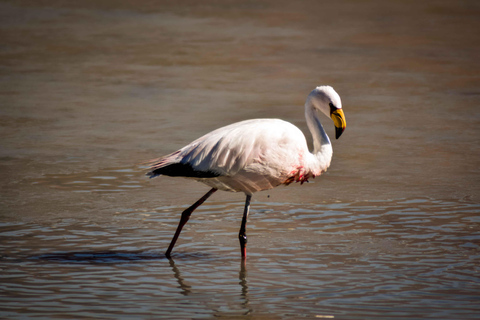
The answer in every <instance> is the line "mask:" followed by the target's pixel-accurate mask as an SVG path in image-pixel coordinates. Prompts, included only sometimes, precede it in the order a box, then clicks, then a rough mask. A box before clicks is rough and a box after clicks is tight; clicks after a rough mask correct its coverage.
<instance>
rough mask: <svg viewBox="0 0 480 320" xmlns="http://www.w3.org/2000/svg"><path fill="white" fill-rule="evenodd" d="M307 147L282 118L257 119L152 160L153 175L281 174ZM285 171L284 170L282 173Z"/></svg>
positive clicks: (292, 127)
mask: <svg viewBox="0 0 480 320" xmlns="http://www.w3.org/2000/svg"><path fill="white" fill-rule="evenodd" d="M304 150H307V144H306V140H305V137H304V135H303V133H302V132H301V131H300V130H299V129H298V128H297V127H295V126H294V125H292V124H291V123H289V122H286V121H283V120H279V119H255V120H246V121H242V122H238V123H234V124H231V125H228V126H225V127H222V128H219V129H217V130H215V131H212V132H210V133H208V134H206V135H204V136H202V137H200V138H199V139H197V140H195V141H193V142H192V143H190V144H188V145H187V146H185V147H183V148H182V149H180V150H178V151H176V152H173V153H171V154H169V155H167V156H165V157H162V158H159V159H156V160H153V162H152V164H151V167H150V169H151V171H150V172H149V173H148V175H149V176H150V177H152V178H153V177H155V176H158V175H162V174H163V175H169V176H183V177H191V178H215V177H220V176H229V177H232V176H235V175H236V174H237V173H239V172H240V171H247V172H250V173H258V174H263V175H281V174H283V171H288V170H290V167H292V166H296V165H297V163H295V162H298V161H299V160H298V159H299V157H301V156H300V155H299V154H300V153H303V152H304ZM280 171H282V173H280Z"/></svg>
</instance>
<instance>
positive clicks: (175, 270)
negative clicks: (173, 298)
mask: <svg viewBox="0 0 480 320" xmlns="http://www.w3.org/2000/svg"><path fill="white" fill-rule="evenodd" d="M168 262H169V263H170V266H171V267H172V270H173V274H174V276H175V279H177V281H178V284H179V285H180V289H182V292H181V293H182V294H183V295H184V296H188V295H189V294H190V292H191V287H190V286H188V285H186V284H185V281H184V280H183V277H182V275H181V274H180V271H179V270H178V268H177V266H176V265H175V261H174V260H173V259H172V258H170V259H168Z"/></svg>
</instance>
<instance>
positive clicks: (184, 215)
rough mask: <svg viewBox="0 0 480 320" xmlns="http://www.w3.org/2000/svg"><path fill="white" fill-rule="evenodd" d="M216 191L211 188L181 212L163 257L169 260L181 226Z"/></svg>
mask: <svg viewBox="0 0 480 320" xmlns="http://www.w3.org/2000/svg"><path fill="white" fill-rule="evenodd" d="M215 191H217V189H215V188H213V189H211V190H210V191H208V192H207V193H206V194H205V195H204V196H203V197H201V198H200V199H199V200H198V201H197V202H195V203H194V204H192V205H191V206H190V207H189V208H188V209H185V211H183V212H182V217H181V218H180V222H179V223H178V227H177V231H175V235H174V236H173V239H172V242H170V246H168V250H167V252H165V256H167V258H168V259H170V253H172V250H173V247H174V246H175V242H177V239H178V236H180V232H182V228H183V226H184V225H185V224H186V223H187V221H188V219H189V218H190V215H191V214H192V212H193V211H194V210H195V209H197V208H198V207H199V206H200V205H201V204H202V203H204V202H205V200H207V199H208V197H210V196H211V195H212V194H213V193H214V192H215Z"/></svg>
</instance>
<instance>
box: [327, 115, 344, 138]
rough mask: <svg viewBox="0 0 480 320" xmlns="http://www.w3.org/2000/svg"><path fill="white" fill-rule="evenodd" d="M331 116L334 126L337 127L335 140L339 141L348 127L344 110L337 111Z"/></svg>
mask: <svg viewBox="0 0 480 320" xmlns="http://www.w3.org/2000/svg"><path fill="white" fill-rule="evenodd" d="M330 116H331V117H332V120H333V124H334V125H335V138H336V139H338V138H339V137H340V136H341V135H342V133H343V131H344V130H345V128H346V127H347V122H346V121H345V115H344V114H343V110H342V109H336V110H334V111H333V112H332V114H331V115H330Z"/></svg>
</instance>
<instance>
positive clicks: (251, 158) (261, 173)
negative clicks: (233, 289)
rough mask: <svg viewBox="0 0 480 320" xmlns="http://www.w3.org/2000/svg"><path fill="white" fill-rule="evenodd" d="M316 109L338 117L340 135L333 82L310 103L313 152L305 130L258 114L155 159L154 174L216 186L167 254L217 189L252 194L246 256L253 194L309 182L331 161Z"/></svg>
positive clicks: (338, 132) (315, 93)
mask: <svg viewBox="0 0 480 320" xmlns="http://www.w3.org/2000/svg"><path fill="white" fill-rule="evenodd" d="M316 111H321V112H322V113H324V114H325V115H327V116H329V117H331V118H332V120H333V121H334V124H335V128H336V137H337V138H338V137H339V136H340V135H341V134H342V132H343V130H344V129H345V127H346V123H345V118H344V115H343V111H342V103H341V100H340V96H339V95H338V94H337V93H336V92H335V90H333V88H332V87H329V86H321V87H317V88H315V89H314V90H313V91H312V92H311V93H310V94H309V95H308V97H307V101H306V103H305V119H306V121H307V125H308V128H309V130H310V132H311V134H312V138H313V146H314V150H313V153H310V152H309V150H308V146H307V142H306V139H305V136H304V135H303V133H302V131H301V130H300V129H298V128H297V127H296V126H294V125H293V124H291V123H289V122H287V121H283V120H280V119H253V120H246V121H241V122H237V123H234V124H231V125H228V126H225V127H222V128H219V129H217V130H214V131H212V132H210V133H207V134H206V135H204V136H202V137H200V138H198V139H197V140H195V141H193V142H192V143H190V144H188V145H186V146H185V147H183V148H181V149H180V150H178V151H175V152H173V153H171V154H169V155H166V156H164V157H161V158H158V159H155V160H152V161H151V166H150V171H149V172H148V173H147V175H149V176H150V177H151V178H153V177H156V176H159V175H168V176H181V177H186V178H192V179H195V180H198V181H200V182H202V183H204V184H206V185H208V186H210V187H211V188H212V189H211V190H210V191H209V192H208V193H207V194H206V195H205V196H203V197H202V198H201V199H200V200H198V201H197V202H196V203H195V204H194V205H192V206H191V207H190V208H188V209H187V210H185V211H184V212H183V213H182V219H181V220H180V223H179V226H178V228H177V232H176V233H175V236H174V238H173V240H172V242H171V244H170V247H169V248H168V250H167V253H166V255H167V257H169V256H170V252H171V251H172V249H173V246H174V245H175V241H176V240H177V238H178V236H179V234H180V232H181V230H182V227H183V225H185V223H186V222H187V221H188V218H189V217H190V214H191V213H192V212H193V210H195V209H196V208H197V207H198V206H199V205H201V204H202V203H203V202H204V201H205V200H206V199H207V198H208V197H209V196H210V195H211V194H213V192H215V191H216V190H224V191H233V192H244V193H245V194H246V196H247V200H246V204H245V210H244V216H243V219H242V226H241V229H240V234H239V239H240V245H241V249H242V257H245V256H246V249H245V244H246V235H245V224H246V220H247V217H248V212H249V206H250V199H251V196H252V194H253V193H254V192H256V191H261V190H267V189H271V188H274V187H276V186H278V185H281V184H285V185H288V184H290V183H292V182H294V181H295V182H301V183H302V184H303V182H305V181H308V179H309V178H315V177H316V176H319V175H320V174H322V173H323V172H325V171H326V170H327V168H328V167H329V166H330V162H331V159H332V153H333V151H332V146H331V142H330V139H329V138H328V135H327V134H326V133H325V130H324V129H323V126H322V124H321V123H320V120H319V118H318V115H317V112H316Z"/></svg>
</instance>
